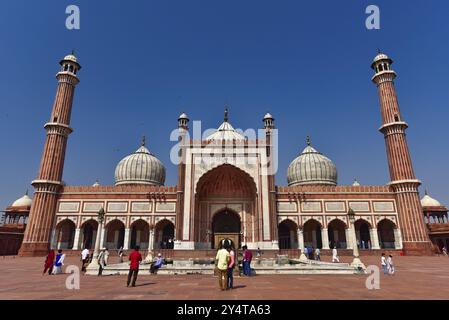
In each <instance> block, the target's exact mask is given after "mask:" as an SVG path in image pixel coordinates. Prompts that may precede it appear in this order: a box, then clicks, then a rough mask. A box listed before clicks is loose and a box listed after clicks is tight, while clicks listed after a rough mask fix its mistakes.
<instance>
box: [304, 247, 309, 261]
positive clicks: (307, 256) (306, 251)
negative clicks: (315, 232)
mask: <svg viewBox="0 0 449 320" xmlns="http://www.w3.org/2000/svg"><path fill="white" fill-rule="evenodd" d="M304 255H305V256H306V258H307V259H309V254H308V249H307V247H304Z"/></svg>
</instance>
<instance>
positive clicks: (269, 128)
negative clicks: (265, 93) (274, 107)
mask: <svg viewBox="0 0 449 320" xmlns="http://www.w3.org/2000/svg"><path fill="white" fill-rule="evenodd" d="M263 126H264V129H265V143H266V154H267V161H268V163H267V164H262V166H264V165H265V166H266V168H267V170H268V172H267V174H268V176H267V178H268V192H269V195H270V199H269V201H270V206H269V207H270V227H271V232H270V237H271V240H279V239H278V222H277V216H276V214H277V212H276V185H275V181H274V175H275V173H276V172H275V171H276V163H275V161H276V159H274V157H275V156H276V155H274V154H273V152H275V151H276V150H275V149H274V148H275V147H276V146H274V144H275V141H273V140H274V139H275V138H276V137H273V131H274V129H275V126H274V118H273V116H272V115H271V114H270V113H267V114H265V116H264V117H263Z"/></svg>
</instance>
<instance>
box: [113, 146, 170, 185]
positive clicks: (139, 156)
mask: <svg viewBox="0 0 449 320" xmlns="http://www.w3.org/2000/svg"><path fill="white" fill-rule="evenodd" d="M164 182H165V167H164V165H163V164H162V162H161V161H160V160H159V159H158V158H156V157H155V156H153V155H152V154H151V153H150V151H149V150H148V149H147V148H146V147H145V145H144V143H143V144H142V146H141V147H140V148H139V149H138V150H137V151H136V152H134V153H133V154H131V155H129V156H127V157H125V158H123V159H122V160H121V161H120V162H119V164H118V165H117V167H116V169H115V185H123V184H148V185H157V186H161V185H163V184H164Z"/></svg>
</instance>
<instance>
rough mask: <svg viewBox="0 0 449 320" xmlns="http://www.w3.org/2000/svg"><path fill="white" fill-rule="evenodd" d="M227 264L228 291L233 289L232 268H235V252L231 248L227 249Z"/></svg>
mask: <svg viewBox="0 0 449 320" xmlns="http://www.w3.org/2000/svg"><path fill="white" fill-rule="evenodd" d="M228 252H229V263H228V285H227V287H228V289H234V267H235V256H236V255H235V250H234V248H233V247H232V246H229V248H228Z"/></svg>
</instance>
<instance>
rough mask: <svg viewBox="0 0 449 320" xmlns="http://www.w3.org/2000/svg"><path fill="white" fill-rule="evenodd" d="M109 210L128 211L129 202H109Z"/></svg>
mask: <svg viewBox="0 0 449 320" xmlns="http://www.w3.org/2000/svg"><path fill="white" fill-rule="evenodd" d="M107 211H108V212H127V211H128V202H108V210H107Z"/></svg>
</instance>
